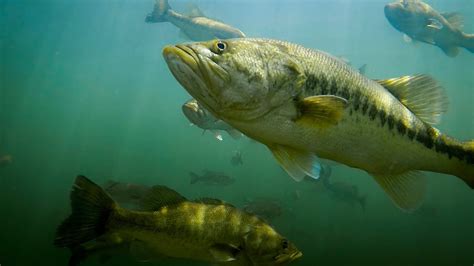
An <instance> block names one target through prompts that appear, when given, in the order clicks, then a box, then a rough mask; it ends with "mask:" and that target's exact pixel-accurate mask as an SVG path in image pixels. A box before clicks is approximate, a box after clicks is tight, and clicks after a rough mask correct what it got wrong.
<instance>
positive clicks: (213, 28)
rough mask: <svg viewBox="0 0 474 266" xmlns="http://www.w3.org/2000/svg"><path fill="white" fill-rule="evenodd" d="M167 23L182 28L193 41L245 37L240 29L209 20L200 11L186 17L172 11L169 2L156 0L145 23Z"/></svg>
mask: <svg viewBox="0 0 474 266" xmlns="http://www.w3.org/2000/svg"><path fill="white" fill-rule="evenodd" d="M166 21H167V22H171V23H173V25H175V26H176V27H178V28H180V29H181V32H182V33H183V34H184V35H185V36H186V37H188V38H189V39H191V40H193V41H205V40H212V39H231V38H242V37H245V34H244V33H243V32H241V31H240V30H239V29H236V28H234V27H232V26H229V25H227V24H225V23H223V22H220V21H217V20H213V19H210V18H207V17H205V16H204V15H203V14H202V13H201V12H200V11H196V10H195V11H194V12H193V14H191V15H189V16H186V15H182V14H179V13H177V12H175V11H174V10H172V9H171V7H170V5H169V4H168V0H156V3H155V8H154V10H153V12H152V13H151V14H149V15H148V16H147V17H146V19H145V22H148V23H157V22H166Z"/></svg>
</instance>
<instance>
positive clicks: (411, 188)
mask: <svg viewBox="0 0 474 266" xmlns="http://www.w3.org/2000/svg"><path fill="white" fill-rule="evenodd" d="M374 178H375V181H377V183H378V184H379V185H380V186H381V187H382V189H383V190H384V191H385V193H387V195H388V196H389V197H390V199H391V200H392V201H393V202H394V203H395V205H397V206H398V207H399V208H400V209H402V210H404V211H408V212H412V211H414V210H416V209H417V208H418V207H420V205H421V204H422V202H423V199H424V196H425V192H426V181H425V178H424V176H423V174H421V173H420V172H417V171H411V172H407V173H405V174H402V175H386V176H374Z"/></svg>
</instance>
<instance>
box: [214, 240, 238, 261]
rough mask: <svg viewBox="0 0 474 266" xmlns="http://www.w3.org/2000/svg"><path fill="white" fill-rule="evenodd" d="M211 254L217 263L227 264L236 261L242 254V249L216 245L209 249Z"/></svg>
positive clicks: (228, 245) (227, 245)
mask: <svg viewBox="0 0 474 266" xmlns="http://www.w3.org/2000/svg"><path fill="white" fill-rule="evenodd" d="M209 252H210V253H211V254H212V256H213V257H214V259H215V260H216V261H218V262H227V261H233V260H236V257H237V255H238V254H239V253H240V249H239V248H238V247H235V246H233V245H230V244H214V245H213V246H212V247H211V248H210V249H209Z"/></svg>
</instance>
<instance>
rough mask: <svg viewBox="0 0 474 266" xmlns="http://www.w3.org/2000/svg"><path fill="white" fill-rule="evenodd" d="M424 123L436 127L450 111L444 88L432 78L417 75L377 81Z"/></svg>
mask: <svg viewBox="0 0 474 266" xmlns="http://www.w3.org/2000/svg"><path fill="white" fill-rule="evenodd" d="M376 81H377V82H378V83H379V84H380V85H382V86H383V87H384V88H386V89H387V90H388V91H389V92H390V93H392V94H393V95H394V96H395V97H397V98H398V100H399V101H400V102H401V103H402V104H403V105H405V106H406V107H407V108H408V109H410V111H412V112H413V113H414V114H415V115H416V116H417V117H418V118H420V119H421V120H423V121H424V122H426V123H428V124H430V125H435V124H437V123H439V121H440V119H441V114H443V113H445V112H446V111H447V109H448V99H447V97H446V94H445V92H444V90H443V88H442V87H441V86H440V85H439V84H438V83H437V82H436V81H435V80H434V79H433V78H431V77H430V76H427V75H416V76H403V77H399V78H392V79H385V80H376Z"/></svg>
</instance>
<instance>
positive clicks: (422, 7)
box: [385, 0, 474, 57]
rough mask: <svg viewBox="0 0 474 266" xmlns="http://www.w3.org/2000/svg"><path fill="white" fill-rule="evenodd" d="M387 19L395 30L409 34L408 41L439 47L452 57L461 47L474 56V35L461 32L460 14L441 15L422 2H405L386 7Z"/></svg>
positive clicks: (407, 35) (405, 36)
mask: <svg viewBox="0 0 474 266" xmlns="http://www.w3.org/2000/svg"><path fill="white" fill-rule="evenodd" d="M385 16H386V17H387V19H388V21H389V22H390V24H392V26H393V27H394V28H396V29H397V30H399V31H400V32H403V33H405V35H404V39H405V41H407V42H411V40H412V39H413V40H417V41H422V42H425V43H429V44H432V45H435V46H438V47H439V48H441V49H442V50H443V52H444V53H445V54H446V55H448V56H451V57H454V56H457V55H458V53H459V49H458V47H464V48H466V49H468V50H469V51H470V52H471V53H474V34H466V33H464V32H462V31H461V28H462V27H463V18H462V16H461V15H460V14H459V13H456V12H452V13H439V12H438V11H436V10H434V9H433V8H432V7H431V6H429V5H428V4H426V3H424V2H422V1H420V0H401V1H395V2H393V3H390V4H387V5H386V6H385Z"/></svg>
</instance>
